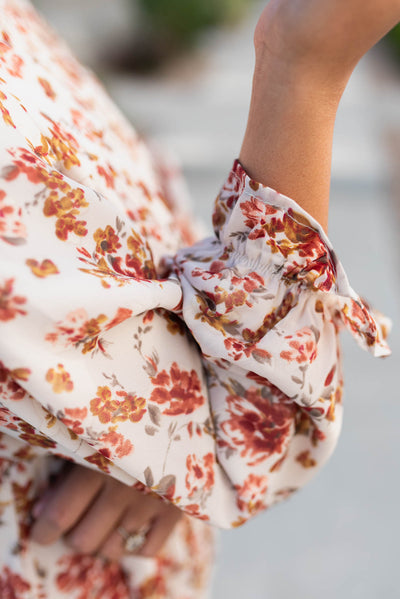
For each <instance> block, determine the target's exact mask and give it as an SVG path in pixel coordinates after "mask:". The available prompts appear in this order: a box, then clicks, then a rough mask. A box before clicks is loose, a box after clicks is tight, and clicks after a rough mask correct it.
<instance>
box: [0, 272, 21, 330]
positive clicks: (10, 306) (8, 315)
mask: <svg viewBox="0 0 400 599" xmlns="http://www.w3.org/2000/svg"><path fill="white" fill-rule="evenodd" d="M13 287H14V279H7V280H6V281H5V283H4V285H3V286H1V285H0V321H1V320H3V321H6V320H11V319H12V318H16V317H17V316H18V315H20V316H25V315H26V311H25V310H24V309H22V307H21V306H23V305H24V304H26V298H25V297H22V296H21V295H13Z"/></svg>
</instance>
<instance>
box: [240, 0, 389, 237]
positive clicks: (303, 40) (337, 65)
mask: <svg viewBox="0 0 400 599" xmlns="http://www.w3.org/2000/svg"><path fill="white" fill-rule="evenodd" d="M399 19H400V2H399V1H398V0H383V1H381V0H379V1H378V0H368V1H365V0H346V2H344V1H343V0H271V2H270V3H269V4H268V5H267V7H266V8H265V9H264V11H263V13H262V15H261V18H260V20H259V22H258V25H257V28H256V32H255V38H254V41H255V49H256V68H255V73H254V81H253V94H252V100H251V106H250V114H249V120H248V126H247V130H246V134H245V137H244V141H243V146H242V149H241V153H240V161H241V163H242V164H243V166H244V167H245V169H246V170H247V172H248V173H249V175H250V176H251V177H253V178H254V179H256V180H257V181H259V182H261V183H263V184H264V185H268V186H270V187H273V188H275V189H277V190H278V191H279V192H281V193H283V194H285V195H288V196H290V197H291V198H293V199H294V200H296V201H297V202H298V203H299V204H300V205H301V206H302V207H303V208H304V209H305V210H307V211H308V212H309V213H310V214H311V215H312V216H314V217H315V218H316V219H317V220H318V221H319V222H320V223H321V224H322V226H323V227H324V228H325V230H326V228H327V221H328V200H329V183H330V170H331V149H332V136H333V128H334V122H335V117H336V111H337V108H338V104H339V101H340V98H341V95H342V93H343V90H344V88H345V86H346V83H347V81H348V78H349V77H350V75H351V72H352V70H353V69H354V67H355V65H356V64H357V62H358V61H359V59H360V58H361V57H362V56H363V54H364V53H365V52H366V51H367V50H368V49H369V48H370V47H371V46H373V45H374V44H375V43H376V42H377V41H378V40H379V39H380V38H381V37H382V36H383V35H384V34H385V33H386V32H387V31H388V30H389V29H390V28H391V27H393V26H394V25H395V24H396V23H397V21H398V20H399Z"/></svg>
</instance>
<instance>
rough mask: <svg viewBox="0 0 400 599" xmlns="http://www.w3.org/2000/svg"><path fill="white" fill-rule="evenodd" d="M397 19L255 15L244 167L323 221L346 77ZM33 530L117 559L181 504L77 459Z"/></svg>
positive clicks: (393, 10) (305, 12)
mask: <svg viewBox="0 0 400 599" xmlns="http://www.w3.org/2000/svg"><path fill="white" fill-rule="evenodd" d="M399 20H400V0H270V2H269V3H268V5H267V6H266V8H265V9H264V11H263V12H262V15H261V17H260V20H259V22H258V24H257V27H256V31H255V36H254V44H255V51H256V66H255V72H254V79H253V91H252V99H251V105H250V113H249V119H248V125H247V130H246V133H245V136H244V140H243V145H242V149H241V152H240V156H239V159H240V161H241V163H242V165H243V166H244V168H245V169H246V170H247V172H248V174H249V175H250V176H251V177H252V178H254V179H256V180H257V181H259V182H260V183H263V184H264V185H267V186H270V187H273V188H274V189H276V190H277V191H280V192H281V193H283V194H285V195H288V196H290V197H291V198H293V199H294V200H296V201H297V202H298V203H299V204H300V205H301V206H302V207H303V208H304V209H305V210H307V211H308V212H309V213H310V214H311V215H312V216H314V218H316V219H317V220H318V221H319V222H320V223H321V225H322V226H323V227H325V229H326V228H327V222H328V204H329V184H330V170H331V151H332V136H333V129H334V123H335V117H336V112H337V108H338V105H339V102H340V98H341V96H342V93H343V91H344V89H345V87H346V83H347V81H348V79H349V77H350V75H351V73H352V71H353V69H354V67H355V66H356V64H357V63H358V61H359V60H360V58H361V57H362V56H363V55H364V54H365V52H367V50H368V49H369V48H370V47H371V46H373V45H374V44H375V43H376V42H377V41H378V40H379V39H380V38H381V37H382V36H383V35H384V34H385V33H386V32H387V31H388V30H389V29H391V28H392V27H393V26H394V25H395V24H396V23H397V22H398V21H399ZM33 516H34V518H35V522H34V525H33V528H32V537H33V539H34V540H35V541H36V542H38V543H42V544H50V543H53V542H55V541H56V540H58V539H60V538H61V537H64V538H65V541H66V542H67V543H68V544H70V545H72V546H73V547H74V548H75V549H76V550H77V551H79V552H83V553H96V554H99V555H101V556H103V557H105V558H107V559H110V560H119V559H120V558H121V556H122V555H123V553H124V548H123V539H122V537H121V535H120V534H119V533H118V532H116V528H117V526H119V525H122V526H123V527H124V528H125V529H126V530H127V531H129V532H135V531H137V530H138V529H140V528H141V527H142V526H143V525H148V524H151V529H150V532H149V533H148V535H147V541H146V544H145V545H144V547H143V548H142V549H141V550H140V551H139V552H138V553H139V554H141V555H145V556H154V555H156V554H157V553H158V552H159V550H160V548H161V547H162V545H163V543H164V542H165V540H166V539H167V538H168V536H169V534H170V533H171V532H172V530H173V528H174V526H175V525H176V523H177V522H178V521H179V518H180V517H181V512H180V511H179V510H178V509H177V508H175V507H174V506H172V505H168V504H166V503H164V502H163V501H161V500H160V499H159V498H157V497H155V496H153V495H143V494H141V493H139V492H138V491H135V490H133V489H131V488H129V487H126V486H125V485H122V484H121V483H118V482H117V481H115V480H113V479H111V478H109V477H107V476H105V475H103V474H101V473H97V472H93V471H91V470H86V469H84V468H82V467H80V466H76V465H75V466H72V467H70V469H69V471H68V473H67V474H66V475H64V476H62V477H61V478H60V479H59V481H58V482H56V483H55V484H54V485H53V486H52V487H51V488H50V489H49V490H48V491H47V492H46V494H45V496H44V497H43V498H42V500H41V501H40V502H39V504H38V506H36V509H34V513H33Z"/></svg>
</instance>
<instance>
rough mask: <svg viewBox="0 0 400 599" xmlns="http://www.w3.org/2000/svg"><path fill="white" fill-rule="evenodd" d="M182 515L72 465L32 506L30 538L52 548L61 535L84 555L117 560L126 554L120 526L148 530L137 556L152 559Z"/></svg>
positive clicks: (154, 499)
mask: <svg viewBox="0 0 400 599" xmlns="http://www.w3.org/2000/svg"><path fill="white" fill-rule="evenodd" d="M181 516H182V512H181V511H180V510H178V508H176V507H175V506H173V505H172V504H167V503H165V502H164V501H163V500H162V499H160V498H159V497H157V496H156V495H154V494H148V495H145V494H143V493H142V492H140V491H137V490H135V489H132V488H131V487H127V486H126V485H123V484H122V483H120V482H118V481H116V480H114V479H112V478H110V477H108V476H106V475H104V474H102V473H100V472H95V471H93V470H89V469H86V468H83V467H81V466H77V465H73V466H72V467H71V468H70V469H69V470H67V471H63V473H62V474H61V476H60V477H59V479H58V482H57V483H55V484H54V485H53V486H51V487H50V488H49V489H48V490H47V491H46V492H45V493H44V495H43V497H42V498H41V499H40V500H39V501H38V503H37V504H36V505H35V507H34V508H33V517H34V518H35V521H34V524H33V527H32V532H31V537H32V539H33V540H34V541H35V542H37V543H39V544H41V545H49V544H51V543H54V542H55V541H57V540H58V539H60V538H61V537H64V538H65V541H66V543H67V544H68V545H70V546H72V547H73V548H74V549H75V550H76V551H78V552H80V553H93V554H98V555H100V556H101V557H104V558H106V559H109V560H112V561H118V560H119V559H121V558H122V557H123V555H124V553H126V550H125V548H124V544H125V540H124V538H123V536H122V535H121V534H120V533H119V532H118V531H117V528H118V527H122V528H123V529H125V530H126V531H127V532H128V533H130V534H134V533H135V532H137V531H139V530H140V529H141V528H142V527H144V526H145V527H149V532H148V533H147V534H146V541H145V543H144V545H143V546H142V547H141V548H140V549H139V550H138V551H136V552H135V553H136V554H138V555H142V556H145V557H154V556H155V555H156V554H157V553H158V552H159V551H160V549H161V547H162V545H163V544H164V542H165V541H166V540H167V538H168V536H169V535H170V534H171V532H172V530H173V529H174V527H175V525H176V524H177V522H178V521H179V519H180V518H181Z"/></svg>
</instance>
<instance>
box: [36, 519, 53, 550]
mask: <svg viewBox="0 0 400 599" xmlns="http://www.w3.org/2000/svg"><path fill="white" fill-rule="evenodd" d="M59 532H60V531H59V529H58V527H57V526H56V525H55V524H54V523H53V522H50V520H38V521H37V522H35V524H34V525H33V526H32V530H31V539H32V540H33V541H35V543H39V545H49V544H50V543H53V542H54V541H56V540H57V539H58V537H59Z"/></svg>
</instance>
